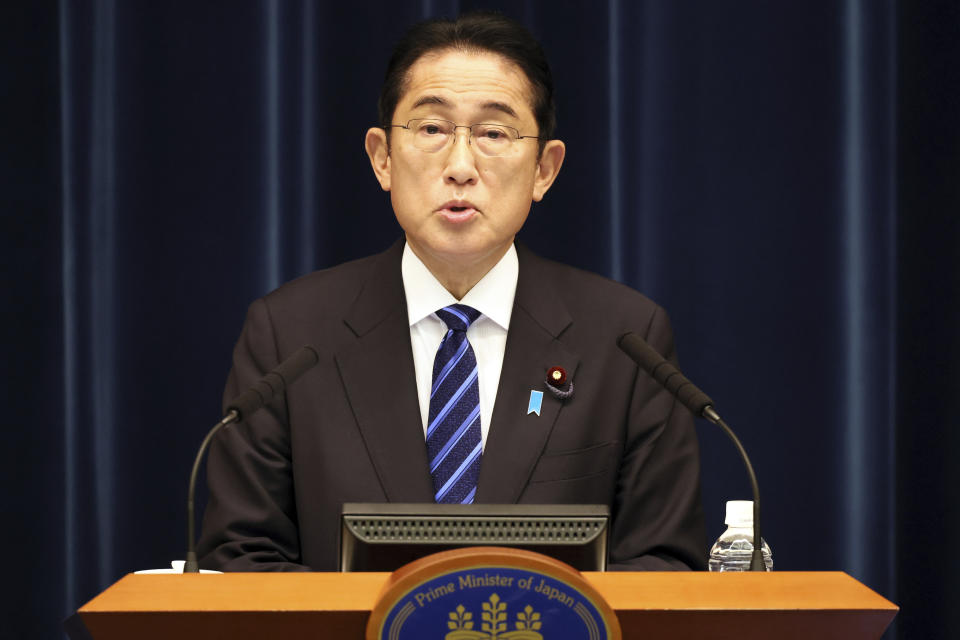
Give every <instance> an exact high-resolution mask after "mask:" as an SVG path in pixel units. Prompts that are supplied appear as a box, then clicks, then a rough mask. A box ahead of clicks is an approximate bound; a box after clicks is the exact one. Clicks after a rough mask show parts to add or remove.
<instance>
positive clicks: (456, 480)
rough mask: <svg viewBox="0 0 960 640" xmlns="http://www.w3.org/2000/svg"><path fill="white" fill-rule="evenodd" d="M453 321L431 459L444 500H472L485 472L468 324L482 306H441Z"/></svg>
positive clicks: (434, 410)
mask: <svg viewBox="0 0 960 640" xmlns="http://www.w3.org/2000/svg"><path fill="white" fill-rule="evenodd" d="M437 315H438V316H439V317H440V319H441V320H443V322H444V324H446V325H447V335H445V336H444V338H443V341H442V342H441V343H440V348H439V349H437V357H436V358H435V359H434V361H433V385H432V386H431V388H430V413H429V420H428V422H427V459H428V460H429V461H430V475H431V476H432V477H433V495H434V500H436V501H437V502H438V503H461V504H470V503H472V502H473V498H474V496H475V495H476V493H477V477H478V476H479V475H480V454H481V451H482V447H481V444H480V386H479V385H478V384H477V359H476V357H475V356H474V355H473V348H472V347H471V346H470V343H469V342H468V341H467V327H469V326H470V324H471V323H472V322H473V321H474V320H476V319H477V318H479V317H480V312H479V311H477V310H476V309H473V308H472V307H468V306H466V305H463V304H452V305H450V306H449V307H444V308H443V309H440V310H439V311H437Z"/></svg>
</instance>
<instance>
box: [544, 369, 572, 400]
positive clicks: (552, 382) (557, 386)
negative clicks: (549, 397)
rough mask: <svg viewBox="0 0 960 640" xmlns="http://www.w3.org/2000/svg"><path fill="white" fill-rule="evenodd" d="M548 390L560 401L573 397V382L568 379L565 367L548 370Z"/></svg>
mask: <svg viewBox="0 0 960 640" xmlns="http://www.w3.org/2000/svg"><path fill="white" fill-rule="evenodd" d="M546 383H547V389H548V390H549V391H550V393H552V394H553V395H554V396H555V397H557V398H559V399H560V400H566V399H568V398H569V397H570V396H572V395H573V380H570V379H569V378H568V377H567V372H566V370H565V369H564V368H563V367H550V368H549V369H547V378H546Z"/></svg>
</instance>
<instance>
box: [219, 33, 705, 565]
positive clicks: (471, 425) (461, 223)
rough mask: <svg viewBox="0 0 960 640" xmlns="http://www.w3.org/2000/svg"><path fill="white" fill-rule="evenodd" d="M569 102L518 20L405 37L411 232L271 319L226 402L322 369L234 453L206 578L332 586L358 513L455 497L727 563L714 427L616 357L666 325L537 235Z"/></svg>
mask: <svg viewBox="0 0 960 640" xmlns="http://www.w3.org/2000/svg"><path fill="white" fill-rule="evenodd" d="M552 91H553V89H552V81H551V78H550V71H549V67H548V66H547V63H546V60H545V58H544V56H543V52H542V50H541V49H540V47H539V45H538V44H537V43H536V41H535V40H534V39H533V38H532V36H530V35H529V33H527V32H526V31H525V30H524V29H523V28H522V27H520V26H519V25H517V24H516V23H514V22H512V21H509V20H507V19H505V18H502V17H499V16H493V15H488V14H473V15H469V16H465V17H462V18H460V19H459V20H457V21H456V22H450V21H434V22H429V23H423V24H420V25H417V26H415V27H414V28H413V29H412V30H411V31H410V32H408V34H407V36H406V37H405V38H404V39H403V40H402V41H401V43H400V44H399V45H398V47H397V49H396V50H395V52H394V56H393V58H392V59H391V61H390V66H389V68H388V73H387V77H386V80H385V82H384V87H383V90H382V92H381V98H380V119H381V126H380V127H375V128H372V129H370V130H369V131H368V132H367V137H366V149H367V153H368V155H369V157H370V162H371V165H372V167H373V170H374V173H375V175H376V177H377V180H378V181H379V182H380V185H381V187H382V188H383V189H384V190H385V191H388V192H389V193H390V196H391V202H392V204H393V209H394V213H395V214H396V216H397V219H398V221H399V222H400V225H401V226H402V227H403V229H404V232H405V238H404V239H401V240H400V241H398V242H397V243H396V244H395V245H394V246H393V247H392V248H390V249H388V250H387V251H386V252H384V253H382V254H379V255H376V256H372V257H369V258H364V259H361V260H358V261H355V262H351V263H347V264H344V265H341V266H339V267H335V268H333V269H329V270H326V271H320V272H316V273H313V274H310V275H308V276H305V277H303V278H300V279H298V280H296V281H294V282H291V283H288V284H287V285H284V286H283V287H281V288H280V289H278V290H277V291H274V292H273V293H271V294H269V295H267V296H266V297H264V298H263V299H261V300H258V301H256V302H254V303H253V304H252V305H251V307H250V311H249V313H248V316H247V321H246V324H245V326H244V329H243V333H242V335H241V337H240V340H239V341H238V343H237V346H236V349H235V352H234V362H233V369H232V371H231V374H230V377H229V380H228V384H227V389H226V393H225V395H226V397H228V398H232V397H233V396H234V395H236V394H237V393H239V392H241V391H242V390H244V389H245V388H247V387H248V386H250V385H251V384H252V383H253V382H255V381H256V380H257V379H258V378H259V377H260V376H262V375H263V374H264V373H265V372H266V371H268V370H270V369H271V368H273V367H274V366H276V365H277V364H278V363H279V362H281V361H282V360H283V359H284V358H286V357H287V356H289V355H290V354H291V353H292V352H294V351H295V350H296V349H297V348H299V347H300V346H301V345H303V344H313V345H315V346H316V347H317V349H318V351H319V352H320V362H319V364H318V365H317V366H316V367H314V368H313V369H312V370H310V371H309V372H307V373H306V374H305V375H304V376H303V377H302V378H301V379H300V380H298V381H297V382H295V383H294V384H293V385H291V386H290V388H289V389H288V390H287V393H286V394H285V397H284V398H283V399H281V400H279V401H277V402H275V403H273V404H272V405H271V406H269V407H268V408H267V409H265V410H264V411H261V412H260V413H258V414H256V415H254V416H252V417H251V418H250V419H249V420H248V421H246V422H244V423H241V424H239V425H236V426H235V427H232V428H230V429H228V430H225V431H224V432H222V433H221V434H220V435H219V436H218V437H217V438H216V439H215V441H214V443H213V445H212V447H211V453H210V460H209V464H208V482H209V487H210V500H209V503H208V506H207V510H206V513H205V517H204V527H203V535H202V538H201V545H200V554H201V564H202V565H203V566H207V567H211V568H220V569H226V570H304V569H314V570H332V569H335V568H336V566H337V538H338V531H339V512H340V506H341V504H342V503H344V502H384V501H390V502H433V501H437V502H486V503H528V504H544V503H546V504H549V503H577V504H584V503H600V504H607V505H609V506H610V508H611V512H612V515H613V523H612V532H611V540H610V561H611V564H612V565H613V566H614V567H621V568H636V569H669V568H695V569H702V568H705V564H706V563H705V561H706V540H705V535H704V527H703V518H702V512H701V507H700V487H699V457H698V456H699V454H698V448H697V441H696V434H695V431H694V428H693V420H692V417H691V416H690V414H689V413H688V412H687V411H686V410H685V409H683V408H682V407H680V406H678V405H677V403H676V402H675V401H674V400H673V398H672V397H670V396H669V394H667V393H666V392H665V391H663V390H662V389H660V388H659V387H658V385H657V384H656V383H655V382H654V381H653V380H651V379H650V378H649V377H648V376H646V374H644V373H642V372H639V371H638V369H637V367H636V365H634V364H633V363H632V362H631V361H630V360H629V359H628V358H627V357H626V356H625V355H624V354H623V353H621V352H620V351H619V349H618V348H617V346H616V339H617V337H618V336H620V335H621V334H623V333H624V332H626V331H635V332H637V333H640V334H641V335H643V336H644V337H645V338H646V339H647V340H648V341H649V342H650V343H651V344H652V345H653V347H654V348H656V349H657V350H658V351H660V352H661V353H662V354H663V355H665V356H666V357H668V358H674V348H673V339H672V334H671V330H670V325H669V321H668V319H667V316H666V314H665V312H664V311H663V310H662V309H660V308H659V307H657V306H656V305H655V304H654V303H652V302H651V301H649V300H648V299H646V298H645V297H643V296H642V295H640V294H639V293H637V292H635V291H632V290H630V289H628V288H626V287H624V286H622V285H619V284H616V283H614V282H611V281H609V280H606V279H604V278H601V277H599V276H596V275H593V274H589V273H586V272H582V271H579V270H576V269H573V268H570V267H566V266H563V265H559V264H556V263H553V262H549V261H547V260H544V259H542V258H539V257H537V256H536V255H534V254H532V253H531V252H529V251H528V250H526V249H525V248H524V247H522V246H517V245H515V243H514V237H515V235H516V233H517V231H519V229H520V228H521V226H522V225H523V223H524V221H525V220H526V217H527V214H528V212H529V209H530V206H531V203H532V201H539V200H540V199H542V198H543V196H544V194H545V193H546V192H547V190H548V189H549V188H550V186H551V185H552V183H553V180H554V178H555V177H556V176H557V173H558V172H559V170H560V167H561V165H562V163H563V158H564V154H565V148H564V145H563V143H562V142H561V141H559V140H555V139H552V132H553V127H554V117H553V96H552ZM548 372H550V374H551V375H552V374H553V373H554V372H561V373H557V376H558V377H559V378H561V379H562V378H564V377H565V378H566V380H565V381H557V380H556V379H548ZM451 381H453V382H451ZM448 388H449V393H448ZM445 394H447V395H445ZM532 409H534V410H532Z"/></svg>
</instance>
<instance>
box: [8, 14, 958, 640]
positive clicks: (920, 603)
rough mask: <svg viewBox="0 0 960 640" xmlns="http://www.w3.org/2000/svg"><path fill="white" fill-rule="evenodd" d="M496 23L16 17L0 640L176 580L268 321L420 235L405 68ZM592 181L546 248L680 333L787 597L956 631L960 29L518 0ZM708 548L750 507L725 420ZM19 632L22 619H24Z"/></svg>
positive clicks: (578, 186) (911, 631)
mask: <svg viewBox="0 0 960 640" xmlns="http://www.w3.org/2000/svg"><path fill="white" fill-rule="evenodd" d="M477 5H479V3H473V2H467V1H463V2H456V1H447V2H441V1H439V0H438V1H429V0H424V1H423V2H407V3H398V2H386V1H382V0H366V1H365V2H359V3H357V2H353V3H341V2H338V3H319V2H318V3H313V2H306V1H300V0H290V1H286V2H281V1H278V0H260V1H253V0H248V1H243V2H233V1H231V2H145V1H119V0H91V1H88V2H73V1H71V0H61V1H60V2H53V1H49V0H48V1H46V2H20V3H4V8H3V9H0V12H2V13H0V24H2V27H0V29H2V34H3V37H2V38H0V47H2V51H3V65H2V74H3V75H2V82H0V91H2V107H0V109H2V110H3V114H4V116H5V117H4V118H3V124H2V126H0V140H2V147H0V148H2V162H3V165H2V173H0V176H2V180H3V183H2V191H0V194H2V195H0V198H2V202H3V206H2V217H3V234H2V238H0V256H2V257H0V260H2V264H3V285H4V286H3V291H4V303H3V304H2V305H0V308H2V325H0V326H2V329H3V333H4V337H3V341H2V344H3V362H4V366H5V371H6V375H5V377H4V380H3V385H2V387H3V394H4V395H3V408H4V412H3V415H4V416H5V421H4V422H5V424H4V427H3V447H2V451H3V458H2V465H0V472H2V474H3V475H2V478H3V483H4V484H3V486H4V499H3V505H4V506H3V514H4V518H3V520H4V523H3V529H2V531H3V534H2V535H3V541H4V544H3V547H4V549H5V551H6V560H5V564H6V566H5V568H6V571H5V573H6V575H7V584H8V585H12V586H16V587H17V588H16V590H15V591H13V592H10V591H9V590H7V591H6V593H5V594H4V611H5V614H4V620H3V621H2V626H0V636H2V637H4V638H6V637H10V638H57V637H60V636H61V633H60V630H59V627H60V621H61V620H62V619H63V618H64V617H65V616H66V615H67V614H68V613H70V612H72V611H73V610H75V609H76V608H77V607H78V606H79V605H81V604H83V603H84V602H85V601H86V600H88V599H89V598H91V597H92V596H94V595H95V594H96V593H98V592H99V591H100V590H102V589H103V588H105V587H106V586H108V585H109V584H111V583H112V582H113V581H115V580H117V579H118V578H120V577H121V576H122V575H123V574H125V573H127V572H129V571H133V570H136V569H142V568H148V567H161V566H165V565H167V563H169V561H170V560H171V559H174V558H182V557H183V554H184V546H185V542H184V540H185V533H184V529H185V508H184V494H185V492H186V483H187V474H188V471H189V467H190V464H191V462H192V458H193V454H194V451H195V448H196V446H197V445H198V444H199V441H200V439H201V438H202V436H203V434H204V433H205V431H206V430H207V429H208V428H209V427H210V426H211V425H212V424H213V423H214V422H215V421H216V420H217V419H218V418H219V409H220V395H221V390H222V385H223V382H224V380H225V376H226V372H227V369H228V367H229V363H230V352H231V349H232V345H233V342H234V340H235V339H236V337H237V335H238V332H239V329H240V325H241V323H242V320H243V317H244V312H245V309H246V306H247V304H248V303H249V302H250V301H251V300H253V299H254V298H256V297H257V296H260V295H262V294H263V293H265V292H267V291H268V290H270V289H271V288H273V287H275V286H276V285H278V284H279V283H281V282H283V281H285V280H288V279H290V278H293V277H295V276H297V275H299V274H301V273H304V272H306V271H309V270H311V269H315V268H321V267H326V266H330V265H333V264H336V263H339V262H342V261H344V260H347V259H350V258H354V257H358V256H362V255H366V254H369V253H372V252H375V251H379V250H381V249H383V248H385V247H386V246H387V245H389V244H390V243H391V241H392V240H394V239H395V238H396V237H397V236H398V234H399V227H398V226H397V224H396V222H395V221H394V219H393V216H392V212H391V209H390V204H389V200H388V198H387V196H386V194H384V193H382V192H381V191H380V190H379V188H378V187H377V184H376V182H375V181H374V178H373V175H372V173H371V171H370V168H369V165H368V162H367V159H366V157H365V154H364V152H363V147H362V140H363V134H364V131H365V130H366V128H367V127H368V126H370V125H372V124H374V123H375V122H376V109H375V103H376V97H377V92H378V88H379V84H380V80H381V78H382V74H383V70H384V66H385V64H386V60H387V58H388V55H389V52H390V49H391V47H392V44H393V43H394V42H395V40H396V39H397V37H398V36H399V34H400V32H401V30H402V28H404V27H405V26H406V25H408V24H410V23H412V22H414V21H416V20H419V19H421V18H423V17H425V16H434V15H453V14H456V13H457V12H458V11H459V10H463V9H469V8H472V7H474V6H477ZM498 5H499V6H500V7H501V8H502V9H503V10H504V11H506V12H507V13H508V14H510V15H512V16H514V17H516V18H518V19H520V20H521V21H523V22H524V23H525V24H527V25H528V26H529V28H530V29H531V30H532V31H533V32H534V33H535V34H536V35H537V36H538V37H539V38H541V40H542V42H543V44H544V47H545V48H546V50H547V53H548V55H549V57H550V59H551V61H552V64H553V68H554V73H555V75H556V79H557V85H558V104H559V123H560V124H559V130H558V135H559V137H561V138H562V139H563V140H565V141H566V143H567V148H568V157H567V161H566V164H565V166H564V168H563V171H562V172H561V174H560V177H559V180H558V182H557V184H556V185H555V187H554V189H553V190H552V191H551V192H550V193H549V194H548V196H547V198H546V199H545V201H544V202H543V203H540V204H537V205H535V206H534V208H533V211H532V214H531V217H530V220H529V222H528V225H527V227H526V228H525V229H524V231H523V233H522V239H523V240H524V241H525V242H526V243H528V244H529V245H531V246H532V247H533V248H534V249H535V250H536V251H538V252H540V253H541V254H544V255H546V256H549V257H552V258H555V259H558V260H562V261H566V262H569V263H572V264H574V265H577V266H580V267H583V268H586V269H590V270H593V271H597V272H600V273H602V274H605V275H608V276H610V277H612V278H615V279H617V280H621V281H623V282H626V283H628V284H630V285H632V286H634V287H636V288H638V289H640V290H642V291H644V292H646V293H647V294H648V295H649V296H651V297H652V298H654V299H655V300H657V301H658V302H660V303H661V304H663V305H664V306H665V307H666V308H667V309H668V310H669V311H670V313H671V315H672V318H673V321H674V324H675V329H676V334H677V341H678V345H679V349H680V357H681V362H682V364H683V366H684V369H685V371H686V373H687V374H688V375H689V376H690V377H691V378H692V379H693V380H695V381H697V382H698V383H699V384H700V386H702V387H703V388H704V389H705V390H706V391H707V392H708V393H710V394H711V395H712V396H713V397H714V399H716V400H717V403H718V409H719V410H720V411H721V413H722V414H723V415H724V417H725V418H726V419H727V420H728V421H729V422H730V423H731V424H732V425H733V426H734V427H735V428H736V429H737V430H738V432H739V434H740V437H741V439H742V440H743V442H744V444H745V446H746V447H747V449H748V450H749V451H750V452H751V454H752V456H753V462H754V464H755V466H756V468H757V473H758V476H759V479H760V483H761V487H762V490H763V497H764V526H765V530H764V533H765V537H766V538H767V540H768V541H769V542H770V544H771V545H772V547H773V550H774V559H775V563H776V568H777V569H781V570H843V571H847V572H849V573H850V574H852V575H853V576H855V577H856V578H858V579H860V580H861V581H863V582H864V583H866V584H867V585H868V586H870V587H872V588H873V589H875V590H877V591H878V592H880V593H881V594H883V595H885V596H886V597H888V598H890V599H892V600H894V601H896V602H897V603H899V604H901V605H902V606H903V610H902V612H901V614H900V615H899V617H898V623H897V626H898V628H897V629H895V630H894V631H892V632H891V633H890V634H888V635H889V637H893V636H894V635H899V637H902V638H938V637H940V638H944V637H948V636H950V635H952V634H950V633H949V632H948V630H949V629H951V628H953V629H956V628H958V625H960V614H958V608H957V607H956V603H957V602H958V601H960V571H958V569H960V566H958V565H960V563H958V560H957V557H958V552H957V550H956V542H957V541H958V540H960V515H958V508H957V507H958V494H960V491H958V487H960V482H958V481H960V472H958V465H957V463H956V461H955V459H956V457H957V454H958V453H960V435H958V433H960V430H958V429H957V427H958V421H957V419H956V418H955V417H954V416H955V413H956V409H955V408H954V404H955V399H956V396H957V392H958V390H960V257H958V249H960V222H958V217H960V187H958V185H960V173H958V171H960V169H958V167H960V134H958V114H960V95H958V94H960V77H958V76H960V72H958V69H960V64H958V62H960V55H958V53H960V44H958V43H960V10H958V6H957V4H956V3H954V2H903V3H902V4H898V3H897V2H896V1H895V0H878V1H873V0H817V1H813V2H811V1H809V0H796V1H781V2H769V1H767V0H752V1H736V2H734V1H730V2H717V1H714V0H701V1H693V0H691V1H685V2H674V1H670V0H662V1H658V0H647V1H643V2H640V1H638V2H630V1H627V0H605V1H602V2H546V1H542V2H541V1H534V0H528V1H527V2H510V3H507V2H501V3H496V2H494V3H491V4H484V5H483V6H494V7H495V6H498ZM700 436H701V443H702V449H703V496H704V501H705V508H706V513H707V521H708V526H709V534H710V536H711V538H713V537H716V536H717V535H719V533H720V532H721V531H722V529H723V509H724V502H725V501H726V500H728V499H735V498H747V497H749V491H748V485H747V482H746V480H745V478H744V472H743V471H742V469H741V466H740V462H739V460H738V458H737V456H736V454H735V452H734V450H733V448H732V446H731V445H730V444H729V443H728V442H727V441H726V439H725V437H724V436H723V435H722V434H721V433H719V432H718V431H716V430H715V429H714V428H713V427H711V426H709V425H706V424H704V425H701V426H700ZM7 611H9V612H12V615H8V614H7V613H6V612H7Z"/></svg>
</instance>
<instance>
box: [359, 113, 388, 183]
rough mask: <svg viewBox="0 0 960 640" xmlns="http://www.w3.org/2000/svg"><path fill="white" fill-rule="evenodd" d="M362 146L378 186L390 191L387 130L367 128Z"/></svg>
mask: <svg viewBox="0 0 960 640" xmlns="http://www.w3.org/2000/svg"><path fill="white" fill-rule="evenodd" d="M364 147H365V148H366V150H367V156H368V157H369V158H370V166H371V167H373V175H375V176H376V177H377V182H379V183H380V188H381V189H383V190H384V191H390V147H389V145H388V143H387V132H386V131H384V130H383V129H381V128H380V127H371V128H370V129H367V136H366V138H365V139H364Z"/></svg>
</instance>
